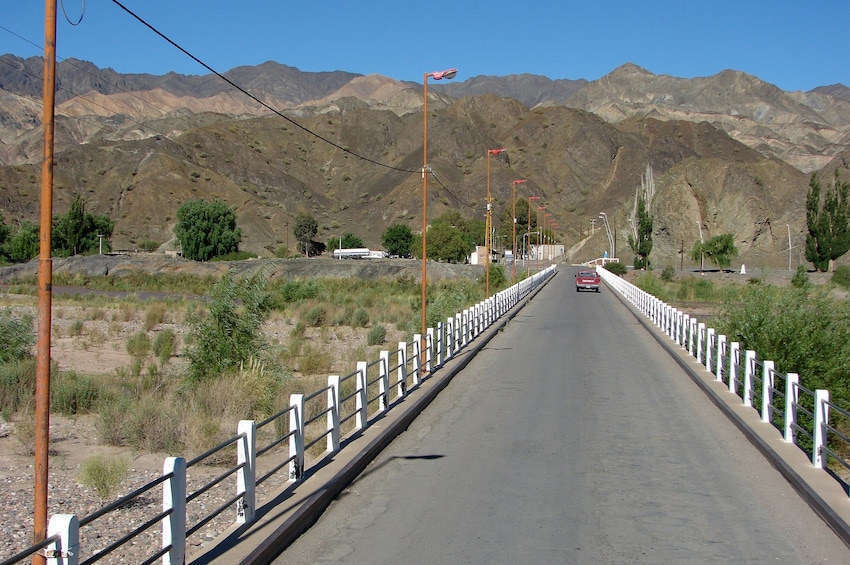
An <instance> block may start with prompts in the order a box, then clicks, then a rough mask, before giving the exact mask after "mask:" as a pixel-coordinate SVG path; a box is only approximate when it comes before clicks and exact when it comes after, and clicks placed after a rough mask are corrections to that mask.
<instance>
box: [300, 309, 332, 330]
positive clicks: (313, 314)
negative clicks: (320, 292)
mask: <svg viewBox="0 0 850 565" xmlns="http://www.w3.org/2000/svg"><path fill="white" fill-rule="evenodd" d="M327 317H328V311H327V309H326V308H325V307H324V306H321V305H319V306H313V307H312V308H310V310H308V311H307V314H306V315H305V316H304V321H305V322H306V323H307V325H308V326H313V327H319V326H323V325H325V323H326V321H327Z"/></svg>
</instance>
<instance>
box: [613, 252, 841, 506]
mask: <svg viewBox="0 0 850 565" xmlns="http://www.w3.org/2000/svg"><path fill="white" fill-rule="evenodd" d="M597 271H598V272H599V273H600V276H601V277H602V279H603V280H604V281H605V282H606V283H607V284H608V285H610V286H611V287H612V288H614V289H615V290H616V291H617V292H619V293H620V294H621V295H622V296H623V297H624V298H625V299H626V300H627V301H629V302H630V303H631V304H633V305H634V306H635V308H636V309H637V310H638V311H640V312H641V314H643V315H645V316H646V317H647V318H649V320H651V321H652V322H653V323H654V324H655V325H656V326H658V327H659V329H661V331H663V332H664V333H665V334H666V335H667V336H669V337H670V338H671V340H672V341H673V342H674V343H676V344H677V345H679V346H680V347H682V348H683V349H684V350H686V351H687V352H688V353H689V354H690V355H692V356H693V357H694V358H695V359H696V360H697V362H698V363H700V364H701V365H704V366H705V369H706V371H708V372H709V373H711V374H713V375H714V376H715V380H717V381H718V382H721V383H724V384H726V385H727V387H728V390H729V392H731V393H733V394H735V395H737V396H738V397H739V398H740V399H741V401H742V402H743V404H744V406H747V407H752V408H753V409H754V410H757V411H758V414H759V415H760V417H761V421H762V422H763V423H765V424H768V425H772V426H775V427H776V428H777V429H778V430H779V431H780V432H781V434H782V437H783V439H784V441H785V442H786V443H794V444H796V445H797V446H799V447H800V448H801V449H803V450H804V451H805V452H806V453H807V454H808V457H809V459H810V460H811V462H812V465H813V466H814V467H815V468H818V469H826V468H827V467H828V464H829V463H835V464H837V465H840V466H842V467H844V468H845V470H850V462H848V460H847V458H846V454H847V453H850V438H848V437H847V436H846V435H845V434H846V431H842V430H847V429H848V425H850V412H848V411H847V410H846V409H844V408H841V407H839V406H837V405H835V404H834V403H832V402H830V400H829V391H828V390H809V389H807V388H805V387H804V386H803V385H802V384H801V383H800V377H799V375H797V374H796V373H781V372H779V371H777V370H776V368H775V366H774V362H773V361H766V360H759V359H758V356H757V354H756V352H755V351H753V350H746V351H744V352H742V351H741V346H740V343H738V342H736V341H734V342H731V343H727V338H726V336H725V335H715V329H714V328H708V327H706V325H705V324H704V323H702V322H697V320H696V319H695V318H693V317H691V316H689V315H687V314H683V313H682V312H680V311H678V310H677V309H675V308H673V307H671V306H669V305H668V304H665V303H664V302H662V301H661V300H659V299H658V298H656V297H654V296H652V295H651V294H649V293H648V292H645V291H643V290H641V289H639V288H638V287H636V286H635V285H633V284H632V283H630V282H628V281H626V280H625V279H622V278H621V277H619V276H617V275H615V274H613V273H611V272H610V271H608V270H606V269H601V268H600V269H597ZM831 474H832V476H834V477H837V475H836V474H835V473H831ZM839 480H840V479H839ZM842 485H843V486H844V488H845V489H847V487H848V485H847V484H846V483H844V482H843V481H842Z"/></svg>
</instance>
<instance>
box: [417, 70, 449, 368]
mask: <svg viewBox="0 0 850 565" xmlns="http://www.w3.org/2000/svg"><path fill="white" fill-rule="evenodd" d="M455 75H457V69H448V70H446V71H439V72H434V73H425V75H424V76H423V80H422V86H423V94H424V98H423V108H422V110H423V112H422V304H421V308H420V309H421V310H422V312H421V318H422V320H421V326H422V327H421V330H422V333H421V334H420V335H421V336H422V343H421V346H422V347H421V349H420V350H419V351H420V355H423V354H424V352H425V336H426V333H427V332H426V327H425V326H426V323H427V311H426V305H427V301H426V289H427V288H428V281H427V273H428V268H427V261H428V243H427V238H428V174H429V173H430V172H431V169H430V167H429V166H428V78H429V77H431V78H433V79H434V80H442V79H452V78H454V77H455ZM420 366H422V365H421V364H420Z"/></svg>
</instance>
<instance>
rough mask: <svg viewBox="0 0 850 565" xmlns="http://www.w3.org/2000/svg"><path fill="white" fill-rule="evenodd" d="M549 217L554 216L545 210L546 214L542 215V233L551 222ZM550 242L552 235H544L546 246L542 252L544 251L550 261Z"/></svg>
mask: <svg viewBox="0 0 850 565" xmlns="http://www.w3.org/2000/svg"><path fill="white" fill-rule="evenodd" d="M549 218H552V219H554V216H552V214H550V213H549V212H546V215H545V216H544V217H543V227H544V230H543V232H544V234H545V233H546V230H545V228H546V227H548V226H549V225H550V223H551V220H550V219H549ZM551 244H552V237H551V236H550V235H546V247H544V253H546V257H547V258H548V259H549V260H550V261H551V260H552V247H551Z"/></svg>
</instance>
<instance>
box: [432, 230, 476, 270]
mask: <svg viewBox="0 0 850 565" xmlns="http://www.w3.org/2000/svg"><path fill="white" fill-rule="evenodd" d="M471 252H472V248H471V247H470V245H469V243H468V242H467V241H466V240H465V239H464V237H463V234H462V233H461V232H460V230H458V229H457V228H456V227H453V226H451V225H449V224H444V223H442V222H438V223H435V224H432V225H431V227H430V228H429V229H428V258H429V259H434V260H436V261H447V262H449V263H463V262H464V261H465V260H466V258H467V256H468V255H469V254H470V253H471ZM420 253H421V251H420Z"/></svg>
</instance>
